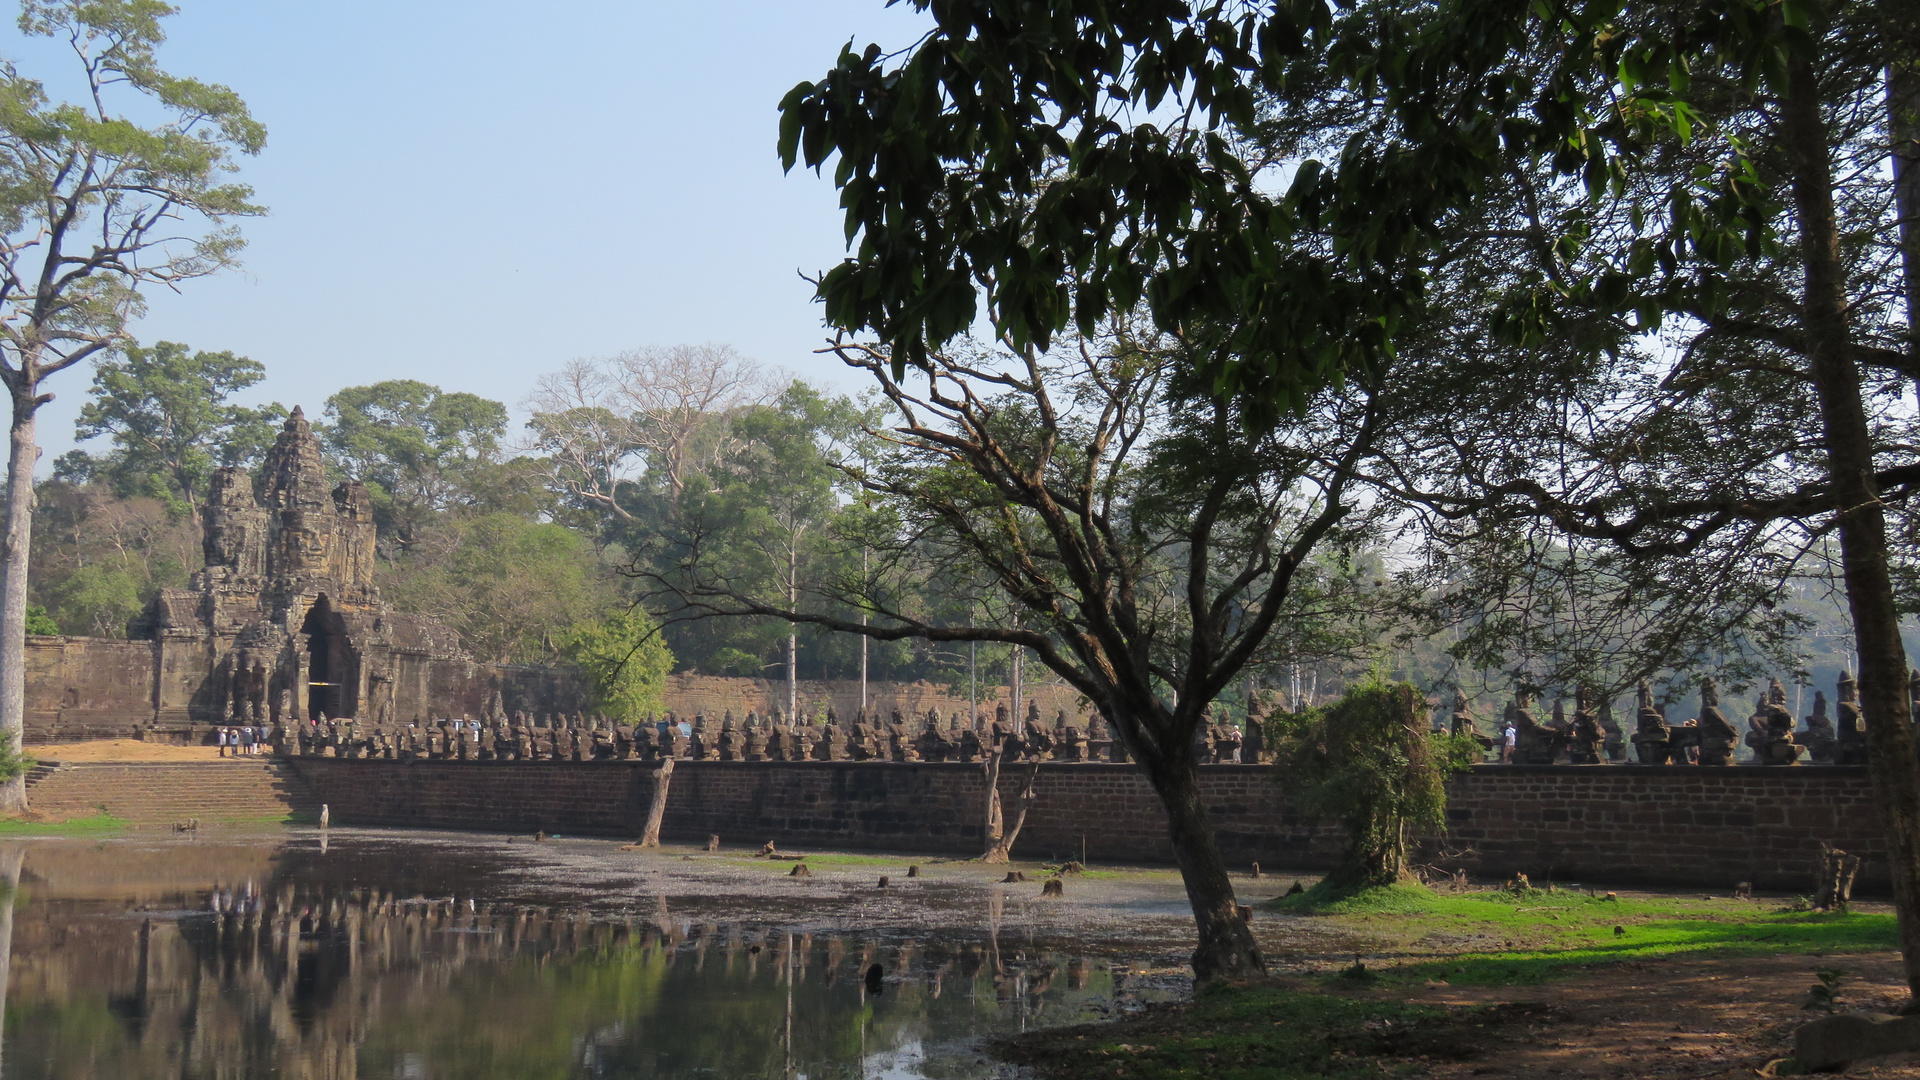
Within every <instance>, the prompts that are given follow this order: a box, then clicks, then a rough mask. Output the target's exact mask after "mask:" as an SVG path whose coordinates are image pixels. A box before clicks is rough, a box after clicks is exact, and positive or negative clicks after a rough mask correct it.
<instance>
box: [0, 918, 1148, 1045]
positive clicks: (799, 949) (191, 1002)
mask: <svg viewBox="0 0 1920 1080" xmlns="http://www.w3.org/2000/svg"><path fill="white" fill-rule="evenodd" d="M171 901H172V903H175V904H178V906H179V907H181V908H186V909H191V910H186V911H164V910H158V908H161V907H164V906H165V905H155V904H153V903H151V902H149V904H148V905H147V906H148V907H149V908H154V909H155V910H149V911H132V910H128V909H127V908H126V906H124V905H121V904H114V903H109V902H102V901H98V900H62V899H44V900H42V899H36V898H32V897H29V903H28V905H27V906H26V907H24V908H22V909H21V912H20V918H19V923H18V926H17V928H16V931H15V939H14V950H13V957H14V961H13V979H12V988H11V989H12V993H11V996H10V998H8V999H7V1010H6V1032H7V1034H8V1040H7V1045H6V1048H5V1073H6V1075H7V1076H8V1077H9V1078H10V1080H16V1078H27V1077H42V1076H45V1077H55V1076H57V1077H61V1078H67V1080H95V1078H98V1080H109V1078H112V1080H123V1078H124V1080H132V1078H137V1077H145V1076H152V1077H161V1076H166V1077H181V1078H197V1077H250V1076H263V1075H275V1076H280V1077H287V1078H291V1080H350V1078H357V1077H360V1076H380V1077H385V1076H418V1077H424V1078H447V1080H454V1078H470V1077H471V1078H478V1077H500V1076H511V1077H529V1078H537V1077H549V1076H551V1077H563V1076H566V1077H570V1076H578V1075H583V1074H585V1075H599V1076H647V1077H678V1076H692V1075H696V1074H698V1075H701V1076H714V1075H718V1076H779V1075H781V1074H782V1073H783V1072H784V1071H786V1067H787V1066H786V1062H787V1060H788V1057H787V1053H788V1047H787V1045H786V1044H787V1040H788V1039H789V1038H790V1039H791V1043H792V1045H791V1053H792V1057H791V1061H792V1062H793V1067H794V1069H795V1070H797V1072H803V1073H805V1074H807V1075H808V1076H810V1077H816V1078H819V1077H849V1076H857V1075H861V1073H862V1060H863V1059H864V1058H866V1057H868V1056H869V1055H874V1056H881V1055H900V1054H909V1055H910V1054H912V1053H913V1052H914V1051H915V1048H917V1047H922V1046H926V1045H929V1044H938V1043H943V1042H948V1041H952V1040H959V1039H963V1038H966V1037H968V1036H972V1035H975V1034H979V1033H982V1032H984V1031H990V1030H1005V1029H1008V1028H1011V1027H1014V1026H1016V1025H1019V1024H1024V1023H1026V1022H1029V1020H1028V1018H1029V1017H1030V1016H1031V1015H1033V1014H1034V1010H1035V1009H1037V1008H1049V1009H1051V1010H1052V1012H1054V1013H1059V1014H1063V1015H1061V1016H1059V1017H1057V1019H1068V1018H1071V1017H1073V1016H1078V1015H1081V1014H1082V1013H1084V1011H1085V1010H1086V1008H1087V1006H1088V1005H1089V1004H1090V1002H1091V1000H1093V999H1095V998H1100V999H1104V998H1105V997H1106V995H1107V991H1108V989H1109V986H1110V983H1109V980H1107V979H1106V978H1105V976H1104V975H1102V976H1100V977H1099V978H1098V979H1090V978H1088V976H1087V966H1086V964H1085V963H1084V962H1069V965H1068V967H1067V968H1066V970H1067V971H1068V972H1069V973H1070V974H1069V978H1068V980H1067V983H1068V985H1067V986H1066V987H1065V988H1062V987H1060V986H1059V985H1058V981H1057V980H1056V979H1055V978H1054V975H1053V972H1054V971H1055V970H1056V968H1057V967H1058V964H1057V963H1056V961H1055V959H1054V958H1053V957H1050V956H1044V955H1041V954H1039V953H1037V952H1033V951H1031V950H1019V949H1015V950H1012V951H1010V952H1003V951H1002V947H1001V945H1000V943H999V940H998V937H999V935H998V934H997V933H995V934H993V935H990V936H989V938H988V939H987V940H986V941H967V942H956V941H950V940H933V941H918V942H915V941H907V942H895V941H888V940H884V939H881V938H876V937H856V936H847V935H840V934H824V933H823V934H814V935H808V934H788V933H785V932H782V931H779V930H775V929H772V928H768V927H763V926H755V925H751V924H740V923H733V924H715V923H706V924H701V925H689V924H686V923H683V922H676V921H675V920H674V918H673V917H672V915H671V913H670V912H669V911H668V910H667V907H666V902H665V900H664V899H660V900H657V901H653V902H650V903H648V904H647V905H644V906H643V910H644V909H645V908H651V909H652V910H651V911H650V912H649V913H648V914H646V915H644V916H642V915H639V914H638V913H636V917H635V918H633V919H627V920H610V919H607V918H604V917H597V918H596V917H588V916H586V915H584V914H581V913H578V912H570V911H565V910H559V909H553V908H545V907H530V906H519V905H497V904H488V903H484V902H475V901H474V900H470V899H467V898H464V897H439V898H406V897H400V896H395V895H393V894H392V893H388V892H383V891H380V890H378V889H374V888H367V887H359V888H340V887H337V886H326V885H323V884H320V883H317V882H314V881H311V880H281V881H279V882H270V883H269V884H268V885H266V886H265V887H264V888H262V889H259V890H254V889H252V888H250V887H248V886H246V885H244V884H243V885H240V886H238V887H224V886H223V887H216V888H214V889H212V890H210V891H208V892H205V893H202V894H199V895H198V896H181V897H177V898H171ZM876 963H877V964H879V965H880V966H881V967H882V968H883V970H884V971H885V972H886V973H887V979H886V982H885V984H884V990H883V992H882V993H881V994H880V995H878V996H877V997H875V996H869V994H868V993H867V986H866V983H865V982H864V980H863V979H862V977H861V976H862V973H863V972H864V970H865V969H866V968H867V967H868V966H869V965H872V964H876ZM1075 971H1078V972H1079V974H1078V975H1077V976H1075V975H1073V974H1072V973H1073V972H1075ZM789 1001H791V1005H789ZM789 1008H791V1021H789ZM789 1031H790V1032H791V1035H790V1036H789V1034H788V1032H789ZM972 1060H973V1059H972V1056H971V1055H969V1056H968V1057H967V1058H966V1061H967V1063H968V1065H967V1067H968V1068H971V1067H972V1065H971V1062H972ZM962 1074H964V1071H963V1072H962V1073H955V1074H954V1075H962Z"/></svg>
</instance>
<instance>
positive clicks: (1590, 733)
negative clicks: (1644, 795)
mask: <svg viewBox="0 0 1920 1080" xmlns="http://www.w3.org/2000/svg"><path fill="white" fill-rule="evenodd" d="M1913 685H1914V693H1915V695H1916V697H1915V701H1916V702H1920V671H1917V672H1915V673H1914V675H1913ZM1836 691H1837V695H1838V704H1837V709H1836V711H1837V714H1838V716H1837V719H1836V718H1831V717H1829V716H1828V715H1827V696H1826V694H1824V693H1820V692H1816V693H1815V694H1814V696H1813V712H1812V714H1811V715H1809V716H1807V717H1806V718H1805V726H1804V727H1800V728H1798V729H1797V730H1796V727H1795V721H1794V717H1793V712H1792V711H1791V710H1789V709H1788V708H1787V689H1786V687H1785V686H1784V685H1782V684H1781V682H1780V680H1779V679H1774V680H1773V681H1772V683H1771V684H1770V685H1769V686H1768V688H1767V692H1766V694H1765V695H1764V696H1762V697H1761V699H1760V701H1759V703H1758V705H1757V706H1756V708H1755V709H1754V713H1753V715H1752V716H1751V717H1749V718H1748V719H1747V727H1746V731H1745V732H1742V731H1741V730H1740V729H1739V728H1738V727H1736V726H1735V725H1734V723H1733V721H1731V720H1729V719H1728V718H1727V716H1726V714H1725V713H1723V712H1721V711H1720V693H1719V690H1718V688H1717V687H1716V686H1715V685H1714V682H1713V680H1712V679H1708V680H1706V681H1705V682H1704V683H1702V684H1701V687H1700V714H1699V715H1698V716H1696V717H1693V718H1691V719H1688V720H1685V721H1682V722H1680V723H1673V722H1670V721H1669V720H1668V719H1667V715H1666V710H1665V708H1664V707H1662V706H1657V705H1655V704H1654V700H1653V688H1652V686H1651V685H1649V684H1648V683H1647V682H1646V681H1645V680H1641V683H1640V691H1639V700H1638V702H1637V703H1636V707H1635V710H1634V728H1633V731H1632V732H1631V733H1629V732H1627V731H1625V730H1623V729H1622V728H1621V726H1620V724H1619V723H1618V722H1616V721H1615V720H1614V718H1613V708H1612V705H1611V704H1609V703H1605V702H1603V703H1601V705H1600V707H1599V708H1598V709H1597V710H1596V709H1594V708H1592V707H1591V703H1590V701H1589V698H1588V695H1587V693H1586V692H1585V691H1584V690H1582V691H1580V692H1578V693H1576V695H1575V697H1574V714H1573V718H1572V719H1571V720H1569V719H1568V718H1567V716H1566V712H1565V709H1564V707H1563V706H1562V704H1561V703H1560V702H1559V701H1555V702H1554V704H1553V712H1552V715H1551V717H1550V718H1548V719H1545V720H1542V719H1540V718H1539V717H1538V716H1536V715H1535V713H1534V710H1533V708H1532V702H1531V700H1530V699H1529V698H1528V696H1527V695H1525V694H1521V695H1518V696H1516V697H1515V698H1514V699H1513V700H1511V701H1509V702H1508V703H1507V707H1506V710H1505V713H1504V714H1503V716H1502V718H1501V723H1500V732H1499V734H1498V735H1496V736H1493V737H1489V736H1487V735H1485V734H1484V733H1483V732H1482V730H1481V727H1480V724H1479V722H1478V721H1477V720H1476V719H1475V717H1474V716H1473V714H1472V713H1471V712H1470V711H1469V710H1468V708H1467V699H1466V695H1465V694H1463V693H1461V692H1459V691H1455V693H1454V706H1453V714H1452V716H1451V717H1450V719H1449V727H1450V729H1451V730H1452V731H1453V732H1454V733H1455V734H1457V735H1466V736H1469V737H1471V738H1474V739H1476V740H1478V741H1479V742H1480V744H1481V745H1482V746H1483V747H1486V748H1487V749H1488V750H1490V751H1495V752H1497V753H1498V755H1499V756H1498V760H1501V761H1505V762H1508V763H1511V764H1516V765H1553V764H1571V765H1598V764H1604V763H1620V762H1625V761H1626V760H1627V748H1628V746H1629V744H1631V746H1632V748H1633V754H1634V760H1635V761H1637V762H1638V763H1639V764H1642V765H1731V764H1733V763H1734V757H1735V755H1736V753H1737V751H1738V748H1739V747H1740V746H1741V745H1745V746H1746V747H1748V748H1749V749H1750V750H1751V751H1752V756H1751V758H1750V763H1752V764H1758V765H1792V764H1795V763H1797V762H1799V761H1801V760H1802V759H1803V758H1804V760H1806V761H1807V762H1809V763H1812V764H1815V765H1864V764H1866V760H1867V734H1866V720H1865V718H1864V717H1863V716H1862V715H1861V713H1860V698H1859V692H1858V686H1857V684H1856V683H1855V681H1854V678H1853V676H1852V675H1851V674H1849V673H1847V672H1844V671H1843V672H1841V673H1840V680H1839V685H1838V686H1837V687H1836Z"/></svg>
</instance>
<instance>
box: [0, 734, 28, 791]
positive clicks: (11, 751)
mask: <svg viewBox="0 0 1920 1080" xmlns="http://www.w3.org/2000/svg"><path fill="white" fill-rule="evenodd" d="M16 739H17V736H15V735H14V733H12V732H10V731H0V783H6V782H7V781H9V780H14V779H17V778H18V777H22V776H25V775H26V774H27V771H28V770H29V769H32V768H33V766H34V764H35V762H34V760H33V759H32V758H31V757H28V756H27V755H26V754H25V753H24V752H22V751H21V749H20V746H19V744H18V743H17V742H16V741H15V740H16Z"/></svg>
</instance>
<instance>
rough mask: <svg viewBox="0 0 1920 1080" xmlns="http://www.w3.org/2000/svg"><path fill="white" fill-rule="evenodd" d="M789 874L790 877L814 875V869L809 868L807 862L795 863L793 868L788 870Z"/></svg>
mask: <svg viewBox="0 0 1920 1080" xmlns="http://www.w3.org/2000/svg"><path fill="white" fill-rule="evenodd" d="M787 876H788V877H812V876H813V871H811V870H809V869H807V864H806V863H795V864H794V867H793V869H792V870H789V871H787Z"/></svg>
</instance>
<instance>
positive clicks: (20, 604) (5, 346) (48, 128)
mask: <svg viewBox="0 0 1920 1080" xmlns="http://www.w3.org/2000/svg"><path fill="white" fill-rule="evenodd" d="M173 13H174V9H173V8H172V7H171V6H170V5H168V4H165V3H162V2H160V0H25V2H24V3H23V4H22V5H21V9H20V21H19V26H20V30H21V32H22V33H24V34H27V35H29V36H33V37H47V38H54V39H57V40H59V41H63V42H66V43H67V44H68V45H69V46H70V47H71V51H72V58H73V66H72V67H71V68H70V69H67V70H62V71H59V72H57V73H55V78H54V80H53V84H54V85H64V84H68V83H72V84H74V85H75V87H76V89H77V90H78V91H79V93H78V95H77V99H76V100H75V101H71V102H67V101H56V100H54V99H53V98H52V97H51V96H50V95H49V94H48V93H47V89H46V86H47V84H46V83H44V82H42V81H41V80H40V79H36V78H33V77H31V76H29V75H27V74H26V73H24V72H23V71H22V70H21V68H20V67H19V66H18V65H17V64H15V63H13V62H3V61H0V229H4V236H3V237H0V383H4V385H5V386H6V389H7V395H8V398H9V401H10V403H11V404H12V423H11V428H10V435H9V442H8V453H7V500H6V511H5V513H6V517H5V530H4V538H0V540H3V546H0V741H4V740H5V739H7V738H11V739H12V740H13V741H14V743H15V744H16V745H17V744H18V742H19V736H20V732H21V730H22V725H23V723H24V720H25V716H24V709H25V707H26V683H25V679H26V668H25V658H26V653H25V649H26V614H27V589H28V580H27V576H28V567H29V558H30V549H31V546H32V540H33V472H34V466H35V464H36V463H37V461H38V459H39V456H40V450H39V447H38V445H37V443H36V441H35V430H34V428H35V415H36V414H37V413H38V411H39V409H40V406H41V405H43V404H45V403H46V401H47V400H48V395H47V393H46V391H45V389H44V386H43V383H44V381H45V380H46V379H47V378H49V377H51V376H53V375H56V374H58V373H59V372H61V371H64V370H66V369H67V368H70V367H72V366H73V365H75V364H77V363H80V362H81V361H82V360H85V359H87V358H88V357H91V356H94V355H97V354H99V353H101V352H103V351H105V350H108V349H111V348H113V347H114V346H116V345H118V344H120V343H121V342H122V341H123V340H124V337H123V335H124V327H125V326H126V323H127V320H128V319H130V318H131V317H133V316H134V315H136V314H138V313H139V311H140V310H141V297H140V290H141V289H142V288H145V287H147V286H151V285H163V286H167V287H175V286H178V285H180V284H181V283H183V282H185V281H187V280H189V279H192V278H196V277H201V276H204V275H207V274H211V273H214V272H216V271H219V270H221V269H224V268H226V267H228V266H231V265H233V263H234V261H235V260H236V258H237V256H238V254H239V251H240V247H241V240H240V236H239V234H238V232H237V230H236V229H235V227H234V226H233V221H234V219H236V218H241V217H246V216H250V215H254V214H259V213H261V212H262V209H261V207H259V206H258V205H256V204H255V203H254V202H253V191H252V189H250V188H248V187H247V186H246V185H244V184H237V183H234V182H232V180H231V174H232V172H233V171H234V170H235V168H236V165H235V157H236V155H244V154H257V153H259V152H260V150H261V148H262V147H263V146H264V145H265V143H266V129H265V128H264V127H263V126H262V125H261V124H260V123H259V122H257V121H256V120H254V119H253V116H252V115H251V114H250V113H249V112H248V111H247V106H246V103H245V102H243V101H242V100H241V99H240V96H239V95H238V94H236V93H234V92H233V91H232V90H230V89H228V88H226V87H224V86H220V85H217V84H213V83H206V82H201V81H199V80H197V79H192V78H186V77H183V76H179V75H174V74H171V73H169V72H167V71H166V70H164V69H162V68H161V67H160V65H159V62H158V60H157V58H156V56H155V50H156V49H157V48H158V47H159V46H160V44H161V43H162V42H163V41H165V40H166V34H165V33H164V31H163V30H162V28H161V21H162V20H163V19H165V18H166V17H167V16H169V15H172V14H173ZM135 117H138V118H139V119H134V118H135ZM25 802H26V788H25V786H24V784H23V783H22V782H21V781H20V780H19V779H17V778H16V779H14V780H11V781H7V782H5V783H4V784H0V809H17V808H19V807H21V806H23V805H25Z"/></svg>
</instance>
